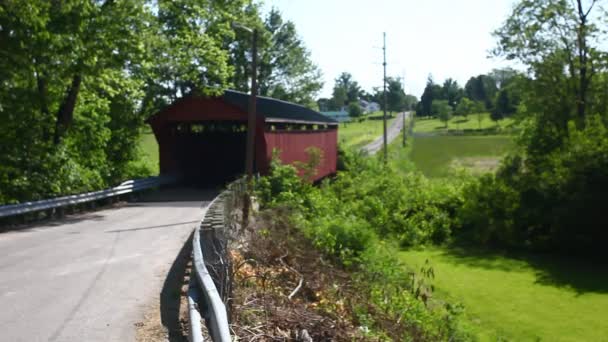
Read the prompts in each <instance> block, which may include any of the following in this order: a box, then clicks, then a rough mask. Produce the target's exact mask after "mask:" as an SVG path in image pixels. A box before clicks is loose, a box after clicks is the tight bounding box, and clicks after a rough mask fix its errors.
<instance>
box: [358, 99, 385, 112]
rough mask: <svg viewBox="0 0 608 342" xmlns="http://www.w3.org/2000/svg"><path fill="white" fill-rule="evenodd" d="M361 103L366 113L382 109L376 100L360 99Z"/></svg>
mask: <svg viewBox="0 0 608 342" xmlns="http://www.w3.org/2000/svg"><path fill="white" fill-rule="evenodd" d="M359 104H360V105H361V108H363V112H364V113H372V112H377V111H379V110H380V105H379V104H378V103H376V102H372V101H365V100H360V101H359Z"/></svg>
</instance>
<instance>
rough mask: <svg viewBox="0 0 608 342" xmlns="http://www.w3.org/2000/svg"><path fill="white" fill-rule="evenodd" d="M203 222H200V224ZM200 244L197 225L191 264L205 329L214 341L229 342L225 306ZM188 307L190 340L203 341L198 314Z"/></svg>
mask: <svg viewBox="0 0 608 342" xmlns="http://www.w3.org/2000/svg"><path fill="white" fill-rule="evenodd" d="M223 194H224V193H222V194H220V195H219V196H217V197H216V198H215V199H214V200H213V201H212V202H211V203H210V204H209V205H208V206H207V208H205V209H204V214H203V222H205V220H208V219H209V217H207V213H208V212H209V208H211V207H213V206H214V204H215V203H216V202H217V201H218V200H220V199H221V197H222V195H223ZM203 222H201V225H202V223H203ZM201 246H202V245H201V228H200V226H199V227H196V229H195V231H194V238H193V239H192V254H193V259H194V261H193V266H194V274H195V276H196V282H197V283H198V286H199V288H200V289H201V290H202V291H201V292H202V297H203V298H202V299H203V301H204V304H205V307H204V309H203V310H202V311H203V316H204V317H205V320H206V322H207V329H208V330H209V334H210V335H211V339H212V340H213V341H214V342H230V341H231V339H230V328H229V326H228V314H227V312H226V306H225V305H224V302H223V301H222V298H221V296H220V294H219V292H218V291H217V288H216V287H215V283H214V282H213V278H211V275H210V274H209V271H208V270H207V267H206V266H205V260H204V259H203V250H202V247H201ZM190 297H192V296H190ZM190 308H191V309H190V310H189V312H190V315H189V316H190V338H191V342H199V341H203V336H202V332H201V331H200V316H199V314H198V313H197V312H195V311H193V310H192V307H190ZM195 329H198V330H195Z"/></svg>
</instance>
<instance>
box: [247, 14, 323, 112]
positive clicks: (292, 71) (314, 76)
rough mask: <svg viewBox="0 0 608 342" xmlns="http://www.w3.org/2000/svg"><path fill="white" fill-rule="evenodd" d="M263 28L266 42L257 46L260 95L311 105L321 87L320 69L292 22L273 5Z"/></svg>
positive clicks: (313, 103)
mask: <svg viewBox="0 0 608 342" xmlns="http://www.w3.org/2000/svg"><path fill="white" fill-rule="evenodd" d="M263 28H264V32H263V35H265V36H267V37H268V38H267V41H268V43H267V44H264V45H262V46H261V48H260V49H259V50H260V54H261V56H260V65H259V74H258V84H259V91H260V95H264V96H270V97H274V98H278V99H281V100H285V101H291V102H295V103H299V104H302V105H304V106H308V107H313V106H314V105H315V101H314V100H315V97H316V95H317V93H318V92H319V91H320V90H321V88H322V87H323V82H322V78H321V71H320V70H319V68H318V67H317V66H316V65H315V64H314V63H313V61H312V59H311V57H310V51H308V49H307V48H306V46H305V44H304V42H303V41H302V39H301V38H299V37H298V32H297V30H296V27H295V25H294V23H293V22H291V21H285V20H284V19H283V18H282V17H281V13H280V12H279V11H278V10H276V9H275V8H273V9H272V10H271V11H270V13H268V15H267V17H266V20H265V22H264V26H263ZM243 69H245V70H247V69H248V68H246V67H243ZM245 75H247V73H245ZM244 79H245V80H248V77H247V76H245V77H244ZM246 89H248V88H246Z"/></svg>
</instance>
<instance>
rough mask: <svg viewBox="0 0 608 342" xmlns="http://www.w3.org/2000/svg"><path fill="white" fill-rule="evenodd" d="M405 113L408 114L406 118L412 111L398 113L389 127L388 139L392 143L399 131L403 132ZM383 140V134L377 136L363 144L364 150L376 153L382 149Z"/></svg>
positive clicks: (387, 131)
mask: <svg viewBox="0 0 608 342" xmlns="http://www.w3.org/2000/svg"><path fill="white" fill-rule="evenodd" d="M404 115H405V116H406V119H407V116H408V115H410V112H404V113H399V114H397V117H396V118H395V120H394V121H393V123H392V124H391V125H390V126H389V127H388V128H387V130H386V139H387V141H388V143H389V144H390V143H391V141H393V140H394V139H395V138H397V137H398V136H399V132H401V130H402V129H403V116H404ZM383 140H384V138H383V136H382V135H380V137H379V138H377V139H376V140H374V141H372V142H371V143H369V144H367V145H365V146H363V148H362V150H363V151H365V152H366V153H368V154H375V153H376V152H378V151H380V149H381V148H382V144H383V142H384V141H383Z"/></svg>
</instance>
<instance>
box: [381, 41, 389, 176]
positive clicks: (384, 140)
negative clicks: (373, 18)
mask: <svg viewBox="0 0 608 342" xmlns="http://www.w3.org/2000/svg"><path fill="white" fill-rule="evenodd" d="M382 52H383V55H384V56H383V57H384V61H383V62H382V66H383V67H384V79H383V84H384V115H383V116H382V121H383V125H384V132H383V134H382V139H383V142H384V146H383V147H384V164H386V163H387V161H388V147H387V146H386V145H387V138H386V32H383V33H382Z"/></svg>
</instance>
